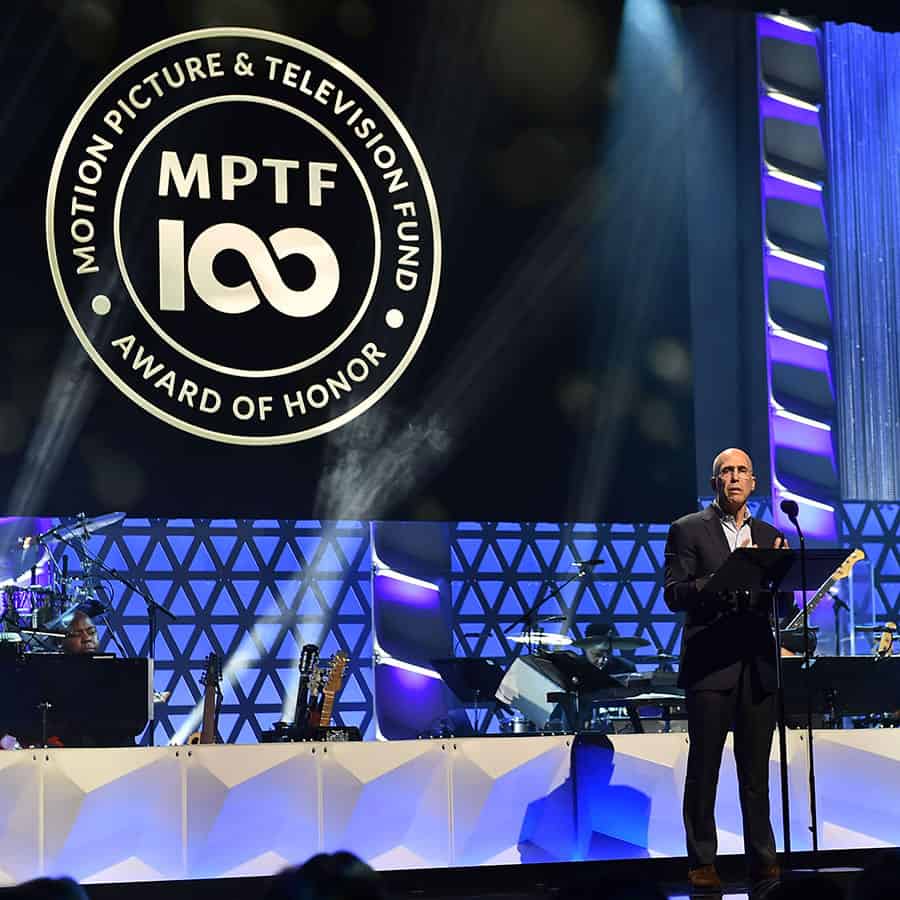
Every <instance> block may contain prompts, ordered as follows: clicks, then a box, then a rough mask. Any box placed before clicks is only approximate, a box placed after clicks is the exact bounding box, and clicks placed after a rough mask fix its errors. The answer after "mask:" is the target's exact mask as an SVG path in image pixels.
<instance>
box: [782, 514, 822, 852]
mask: <svg viewBox="0 0 900 900" xmlns="http://www.w3.org/2000/svg"><path fill="white" fill-rule="evenodd" d="M788 518H789V519H790V520H791V524H792V525H793V526H794V528H795V529H796V531H797V537H798V538H799V540H800V589H801V592H802V595H803V597H802V601H801V602H802V604H803V668H804V669H805V670H806V673H807V680H806V752H807V758H808V762H809V830H810V831H811V832H812V851H813V853H814V854H815V853H818V852H819V823H818V815H817V810H816V766H815V754H814V750H813V727H812V695H811V691H810V685H809V670H810V668H811V667H812V665H813V660H812V658H811V657H810V653H809V610H808V609H807V607H806V593H807V590H808V587H809V586H808V585H807V583H806V538H805V537H804V535H803V530H802V529H801V528H800V522H799V520H798V517H797V514H796V513H794V515H789V516H788Z"/></svg>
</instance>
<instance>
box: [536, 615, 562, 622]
mask: <svg viewBox="0 0 900 900" xmlns="http://www.w3.org/2000/svg"><path fill="white" fill-rule="evenodd" d="M537 620H538V622H565V621H566V617H565V616H538V617H537Z"/></svg>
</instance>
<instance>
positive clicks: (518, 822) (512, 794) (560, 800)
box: [453, 736, 574, 866]
mask: <svg viewBox="0 0 900 900" xmlns="http://www.w3.org/2000/svg"><path fill="white" fill-rule="evenodd" d="M454 746H455V750H454V753H453V848H454V854H453V864H454V865H457V866H477V865H481V864H485V863H501V862H502V863H517V862H543V861H552V860H558V859H568V858H569V855H570V853H571V849H572V846H573V844H574V818H573V815H572V810H573V805H572V786H571V781H570V755H571V738H570V737H568V736H558V737H557V736H554V737H522V738H515V737H506V738H492V739H490V740H484V739H478V738H470V739H464V740H458V741H455V742H454Z"/></svg>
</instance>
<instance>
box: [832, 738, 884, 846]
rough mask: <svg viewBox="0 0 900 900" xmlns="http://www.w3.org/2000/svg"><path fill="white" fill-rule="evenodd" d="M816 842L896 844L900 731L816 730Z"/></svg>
mask: <svg viewBox="0 0 900 900" xmlns="http://www.w3.org/2000/svg"><path fill="white" fill-rule="evenodd" d="M815 734H816V739H815V761H816V800H817V804H818V805H817V811H818V817H819V823H820V838H821V841H820V846H821V847H823V848H824V849H827V850H831V849H837V848H845V847H854V848H864V847H883V846H896V845H897V842H898V835H900V807H898V805H897V790H896V786H897V784H898V783H900V731H898V730H897V729H893V728H886V729H866V730H865V731H862V730H860V731H827V732H822V731H817V732H816V733H815Z"/></svg>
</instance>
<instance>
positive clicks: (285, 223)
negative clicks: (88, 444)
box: [47, 28, 441, 444]
mask: <svg viewBox="0 0 900 900" xmlns="http://www.w3.org/2000/svg"><path fill="white" fill-rule="evenodd" d="M47 246H48V251H49V258H50V265H51V270H52V274H53V280H54V283H55V285H56V289H57V292H58V293H59V298H60V301H61V302H62V305H63V309H64V310H65V313H66V316H67V317H68V320H69V322H70V324H71V326H72V328H73V329H74V331H75V333H76V334H77V336H78V338H79V340H80V341H81V343H82V345H83V346H84V348H85V350H87V352H88V353H89V354H90V356H91V357H92V359H93V360H94V362H95V363H96V364H97V365H98V366H99V367H100V369H101V370H102V371H103V372H104V374H105V375H106V376H107V377H108V378H109V379H110V380H111V381H112V382H113V384H115V385H116V386H117V387H118V388H119V389H120V390H121V391H122V392H123V393H125V394H126V395H127V396H128V397H130V398H131V399H132V400H133V401H134V402H136V403H138V404H139V405H140V406H141V407H143V408H144V409H145V410H147V411H148V412H150V413H152V414H153V415H155V416H158V417H159V418H160V419H162V420H163V421H165V422H167V423H168V424H170V425H174V426H176V427H178V428H182V429H184V430H185V431H189V432H191V433H192V434H195V435H199V436H202V437H206V438H211V439H215V440H220V441H226V442H229V443H238V444H281V443H289V442H292V441H300V440H304V439H306V438H311V437H315V436H317V435H320V434H323V433H325V432H327V431H330V430H332V429H334V428H338V427H340V426H341V425H343V424H345V423H346V422H348V421H350V420H351V419H353V418H355V417H356V416H358V415H360V414H361V413H363V412H365V410H367V409H368V408H369V407H371V406H372V405H373V404H375V403H376V402H377V401H378V400H379V399H380V398H381V397H383V396H384V395H385V393H387V391H388V390H390V388H391V387H392V385H393V384H394V383H395V382H396V381H397V379H398V378H399V377H400V376H401V375H402V373H403V371H404V369H405V368H406V367H407V366H408V365H409V363H410V361H411V360H412V358H413V356H414V354H415V353H416V350H417V349H418V347H419V345H420V344H421V342H422V339H423V337H424V335H425V332H426V330H427V329H428V325H429V322H430V320H431V316H432V314H433V312H434V306H435V302H436V298H437V290H438V280H439V274H440V255H441V254H440V230H439V224H438V215H437V206H436V203H435V199H434V193H433V191H432V188H431V183H430V182H429V180H428V175H427V173H426V171H425V168H424V165H423V163H422V160H421V157H420V156H419V153H418V151H417V150H416V147H415V145H414V144H413V142H412V139H411V138H410V136H409V134H408V133H407V131H406V129H405V128H404V127H403V125H402V124H401V122H400V121H399V119H398V118H397V116H396V115H395V114H394V112H393V111H392V110H391V109H390V107H389V106H388V105H387V104H386V103H385V101H384V100H383V99H382V98H381V97H380V96H379V95H378V94H377V93H376V92H375V91H374V90H373V89H372V88H371V87H370V86H369V85H368V84H367V83H366V82H365V81H364V80H363V79H361V78H360V77H359V76H358V75H356V74H355V73H354V72H352V71H351V70H350V69H349V68H348V67H347V66H345V65H344V64H343V63H341V62H339V61H338V60H335V59H333V58H332V57H330V56H328V55H327V54H325V53H322V52H321V51H320V50H317V49H315V48H314V47H311V46H309V45H308V44H304V43H302V42H301V41H297V40H293V39H291V38H287V37H284V36H283V35H278V34H272V33H269V32H263V31H256V30H252V29H245V28H214V29H207V30H203V31H194V32H190V33H188V34H183V35H178V36H176V37H172V38H168V39H167V40H164V41H161V42H160V43H158V44H154V45H153V46H151V47H148V48H147V49H145V50H142V51H141V52H140V53H137V54H136V55H135V56H133V57H131V58H130V59H128V60H126V61H125V62H124V63H122V64H121V65H120V66H119V67H118V68H116V69H115V70H114V71H112V72H111V73H110V74H109V75H108V76H107V77H106V78H104V79H103V81H102V82H101V83H100V84H99V85H97V87H96V88H95V89H94V90H93V91H92V92H91V94H90V96H89V97H88V98H87V100H86V101H85V102H84V103H83V104H82V106H81V108H80V109H79V110H78V112H77V114H76V115H75V118H74V119H73V121H72V123H71V124H70V125H69V128H68V129H67V131H66V133H65V136H64V137H63V140H62V144H61V146H60V148H59V151H58V153H57V155H56V159H55V161H54V164H53V171H52V174H51V178H50V189H49V192H48V197H47Z"/></svg>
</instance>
